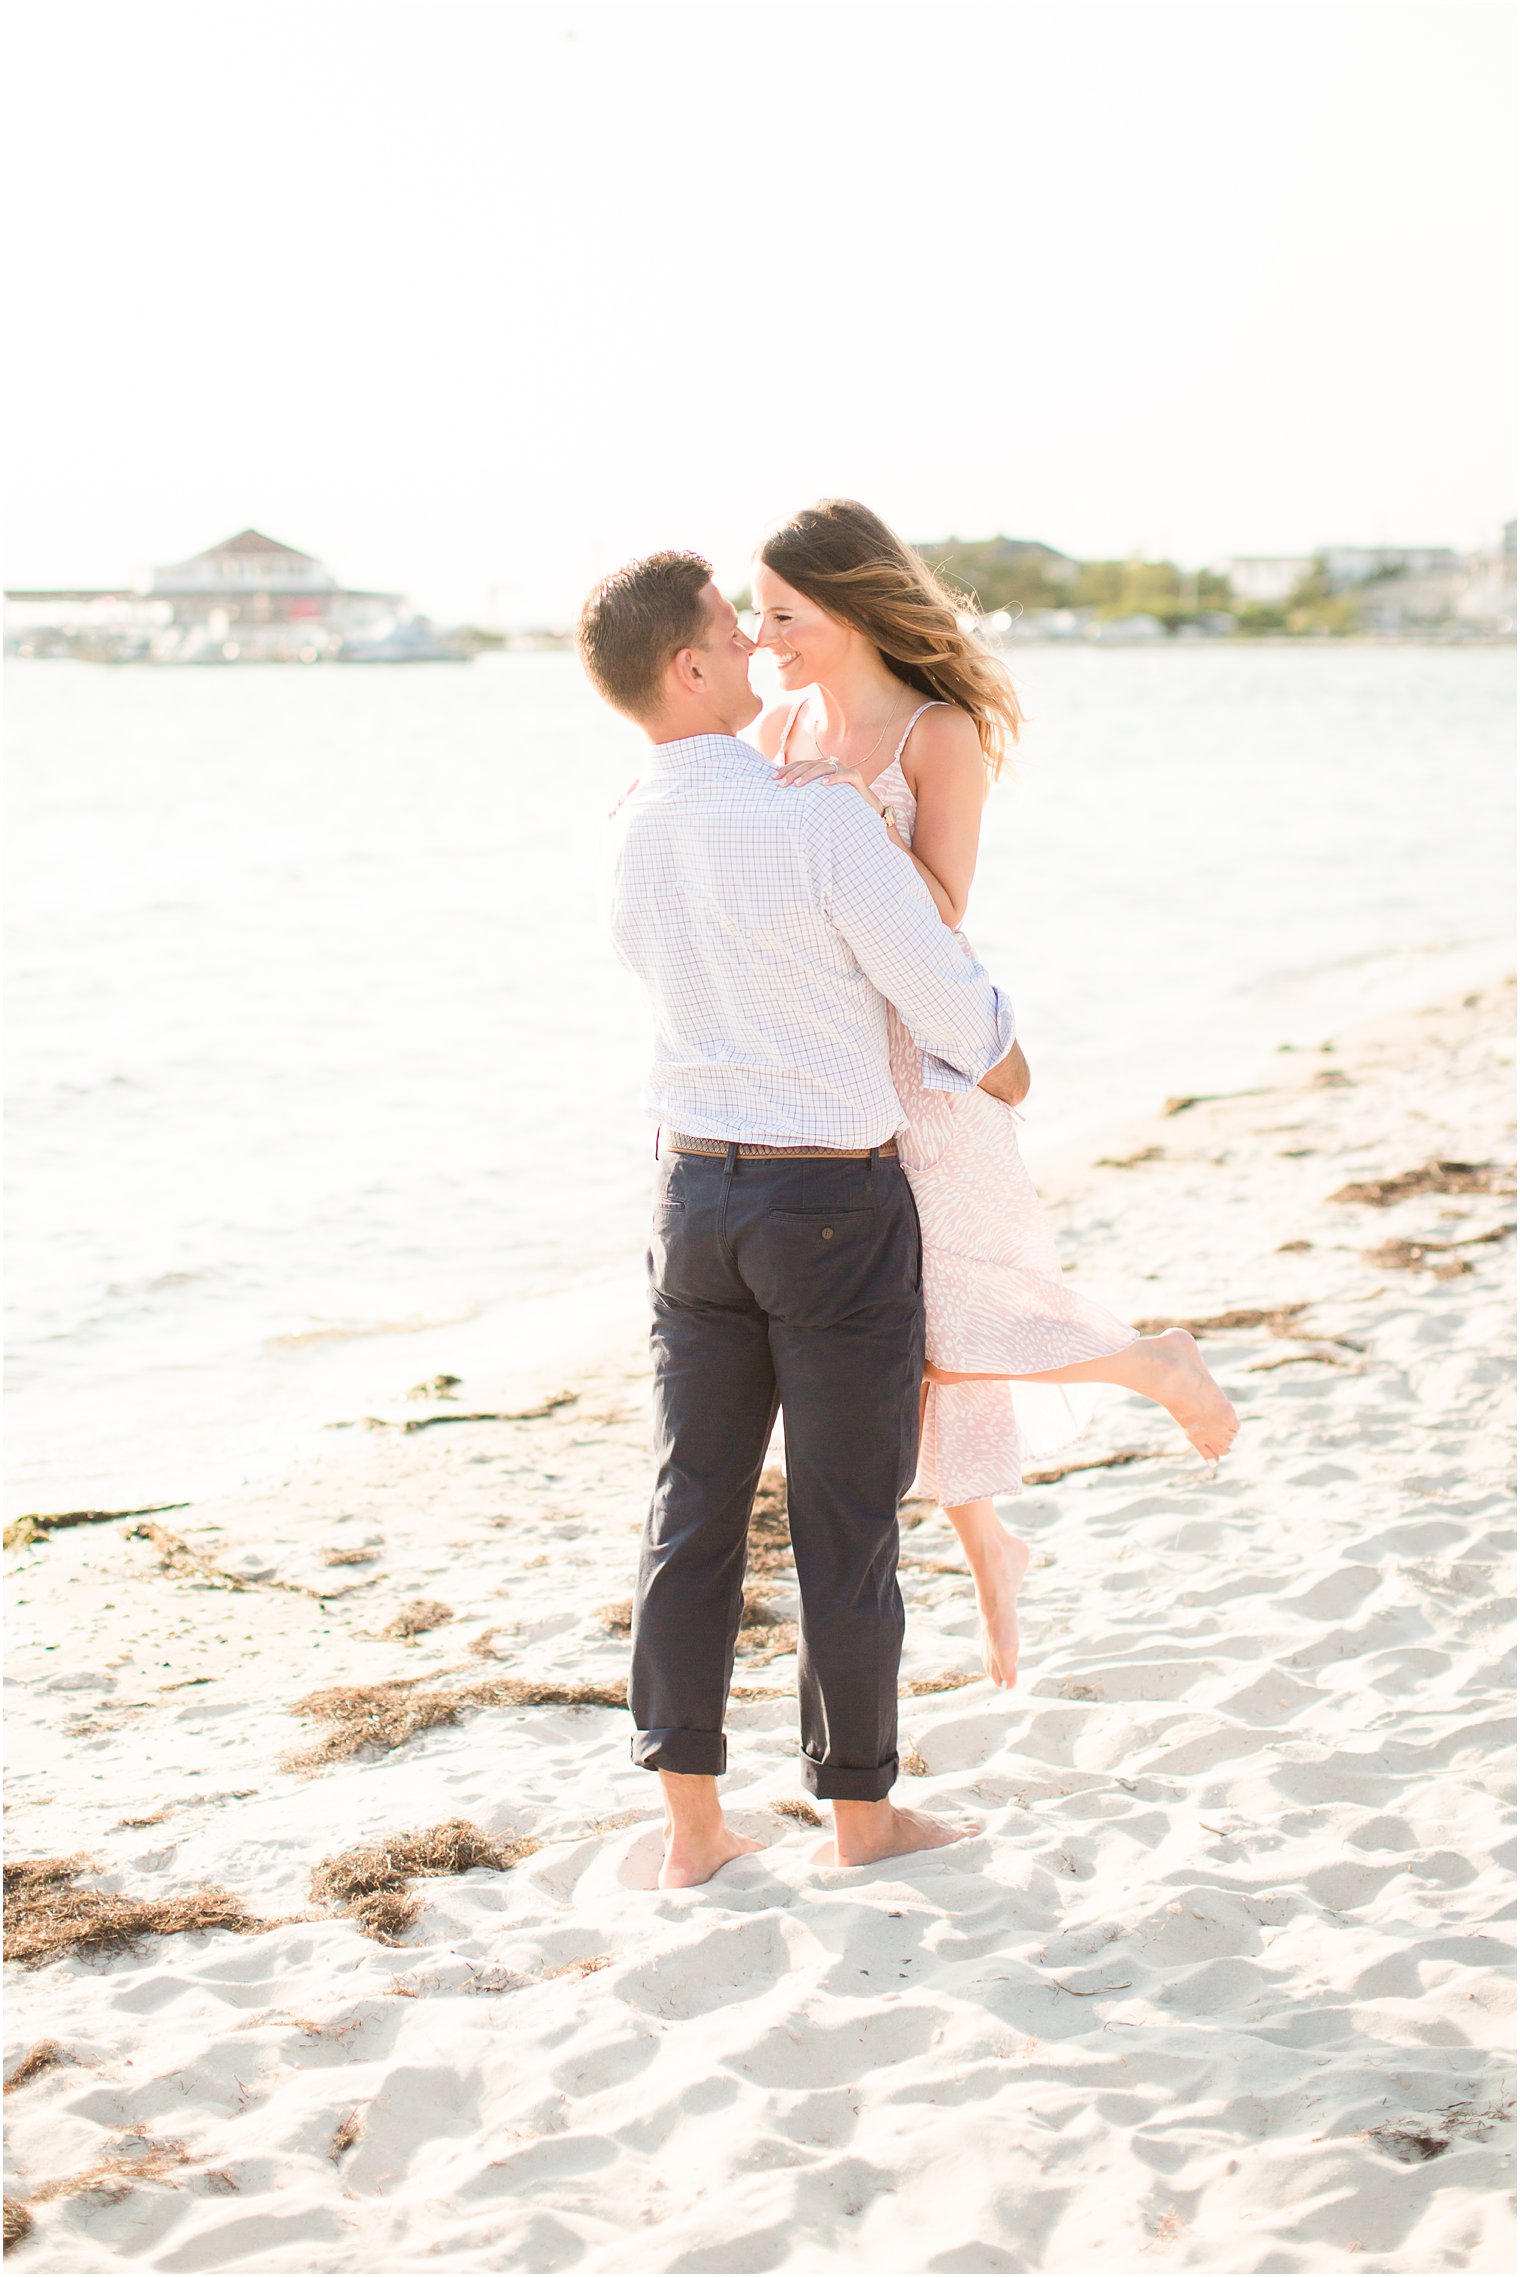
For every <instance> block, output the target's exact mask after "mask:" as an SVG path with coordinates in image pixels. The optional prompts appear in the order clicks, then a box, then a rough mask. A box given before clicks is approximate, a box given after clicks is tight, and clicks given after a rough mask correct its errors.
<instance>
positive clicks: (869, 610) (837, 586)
mask: <svg viewBox="0 0 1520 2277" xmlns="http://www.w3.org/2000/svg"><path fill="white" fill-rule="evenodd" d="M760 559H761V560H762V561H763V562H764V564H765V566H766V568H767V569H773V570H774V571H775V573H776V575H777V576H778V577H784V578H785V580H786V582H787V584H788V585H790V586H791V587H793V589H794V590H795V591H796V592H798V593H804V594H806V596H807V598H808V599H809V600H810V601H813V602H816V604H817V606H818V607H819V608H820V609H827V610H828V612H829V614H830V616H833V617H838V618H839V619H840V620H841V621H842V622H843V623H845V624H847V625H852V626H853V627H854V628H855V630H856V632H859V633H864V635H865V637H866V639H867V640H869V641H871V642H873V643H874V644H875V646H876V647H877V648H878V649H879V650H880V651H881V654H882V657H883V659H884V660H885V662H886V664H887V665H888V667H889V668H890V670H891V671H893V672H895V673H896V675H897V677H898V679H899V680H903V681H906V683H907V685H908V686H909V687H910V688H917V689H919V690H921V691H922V693H923V694H924V695H926V696H937V697H939V698H940V700H941V701H942V702H944V703H950V704H956V705H958V706H959V708H960V709H961V710H962V711H963V712H969V713H970V715H971V717H972V719H974V720H975V722H976V732H977V736H978V738H979V740H980V742H981V746H982V756H983V758H984V759H985V760H986V762H987V766H988V769H989V771H990V772H991V773H992V774H994V775H996V774H997V773H999V771H1000V770H1001V768H1002V765H1003V761H1004V759H1005V758H1006V756H1007V754H1008V751H1009V749H1010V747H1011V746H1012V745H1013V744H1015V743H1016V742H1017V741H1018V737H1019V726H1020V722H1021V721H1022V719H1023V716H1024V715H1023V713H1022V712H1021V711H1020V709H1019V699H1018V697H1017V696H1016V695H1015V693H1014V688H1013V682H1012V681H1011V680H1010V679H1009V677H1008V674H1007V673H1006V672H1005V671H1004V669H1003V667H1002V665H1001V664H1000V663H999V662H998V660H997V658H996V657H995V656H994V655H992V653H991V652H990V650H988V649H986V648H983V647H982V645H981V643H980V642H979V641H977V640H976V639H974V638H973V637H972V635H971V634H970V633H968V632H965V631H963V630H962V628H961V624H960V621H959V617H958V615H957V610H958V609H963V608H964V607H965V597H964V596H962V595H960V594H957V593H956V592H954V591H953V590H952V588H951V587H950V586H948V585H946V584H944V583H943V582H942V581H941V579H940V578H938V577H937V576H936V575H935V573H934V571H933V570H932V569H930V568H929V566H928V564H927V563H926V562H924V561H922V560H921V559H920V558H919V556H918V555H917V554H916V553H915V552H914V551H913V549H912V547H911V546H906V545H904V544H903V541H902V539H901V538H900V537H898V536H897V535H896V533H895V532H894V531H892V530H889V529H888V528H887V525H886V523H885V522H884V521H882V519H881V518H880V516H879V515H877V514H873V513H872V512H871V509H870V508H869V506H862V505H860V504H859V503H858V502H857V501H856V500H855V499H853V498H820V499H819V501H818V503H817V505H816V506H804V508H803V509H802V512H801V513H800V514H794V515H793V516H792V518H791V520H790V521H788V522H780V523H778V524H777V526H776V528H775V529H773V530H772V531H771V533H770V535H769V536H768V537H767V538H765V539H764V541H763V542H762V544H761V547H760Z"/></svg>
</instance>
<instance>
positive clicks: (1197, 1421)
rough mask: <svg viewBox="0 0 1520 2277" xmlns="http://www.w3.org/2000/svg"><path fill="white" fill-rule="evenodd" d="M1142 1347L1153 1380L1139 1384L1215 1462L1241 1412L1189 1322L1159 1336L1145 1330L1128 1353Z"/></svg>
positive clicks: (1226, 1450) (1132, 1354) (1224, 1450)
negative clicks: (1190, 1330)
mask: <svg viewBox="0 0 1520 2277" xmlns="http://www.w3.org/2000/svg"><path fill="white" fill-rule="evenodd" d="M1142 1350H1143V1352H1144V1359H1145V1362H1146V1363H1147V1365H1148V1366H1149V1367H1152V1368H1153V1369H1154V1371H1155V1381H1154V1383H1153V1384H1146V1385H1144V1386H1142V1387H1140V1388H1142V1389H1144V1390H1145V1391H1147V1392H1148V1393H1149V1395H1150V1397H1151V1398H1152V1399H1154V1400H1157V1401H1159V1402H1160V1404H1161V1406H1163V1407H1164V1408H1165V1409H1166V1411H1167V1413H1168V1414H1169V1415H1170V1416H1171V1417H1172V1418H1173V1420H1174V1421H1175V1422H1177V1423H1180V1424H1181V1426H1182V1428H1183V1430H1184V1431H1185V1432H1186V1433H1187V1435H1188V1437H1189V1438H1190V1439H1191V1440H1192V1442H1193V1445H1194V1446H1195V1447H1196V1448H1197V1449H1198V1452H1199V1454H1200V1455H1202V1457H1203V1459H1204V1461H1205V1462H1206V1463H1217V1462H1218V1461H1219V1460H1220V1458H1221V1456H1223V1455H1227V1454H1228V1453H1229V1451H1230V1445H1231V1442H1232V1441H1233V1439H1234V1437H1235V1434H1236V1432H1237V1431H1238V1430H1239V1429H1240V1418H1239V1416H1238V1415H1237V1414H1236V1413H1235V1410H1234V1408H1233V1407H1232V1406H1231V1405H1230V1402H1229V1400H1228V1399H1227V1398H1226V1396H1225V1394H1224V1392H1223V1391H1222V1390H1221V1389H1220V1387H1219V1385H1218V1384H1217V1383H1216V1382H1215V1381H1214V1378H1213V1377H1212V1375H1211V1374H1210V1373H1209V1370H1208V1366H1207V1364H1206V1362H1205V1360H1204V1357H1203V1354H1202V1353H1201V1352H1200V1351H1199V1349H1198V1347H1197V1345H1196V1344H1195V1343H1194V1341H1193V1339H1192V1337H1191V1336H1190V1335H1189V1334H1188V1332H1187V1330H1186V1329H1185V1328H1168V1329H1164V1330H1163V1331H1162V1333H1161V1334H1160V1335H1159V1336H1143V1337H1142V1338H1141V1339H1140V1344H1139V1345H1138V1346H1136V1345H1133V1344H1132V1345H1131V1346H1130V1348H1129V1352H1128V1354H1127V1355H1126V1357H1127V1358H1138V1357H1139V1356H1140V1354H1141V1352H1142Z"/></svg>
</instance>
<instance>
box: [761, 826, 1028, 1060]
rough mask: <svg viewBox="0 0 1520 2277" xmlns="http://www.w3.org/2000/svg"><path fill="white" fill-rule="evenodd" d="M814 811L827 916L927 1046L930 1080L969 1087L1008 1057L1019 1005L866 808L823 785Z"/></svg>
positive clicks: (922, 1046) (922, 1047)
mask: <svg viewBox="0 0 1520 2277" xmlns="http://www.w3.org/2000/svg"><path fill="white" fill-rule="evenodd" d="M793 795H795V796H797V797H806V796H807V793H806V792H798V793H795V794H793ZM814 817H816V827H817V828H818V829H819V831H820V832H821V834H822V837H823V843H824V847H825V849H826V852H827V856H828V862H827V868H826V871H825V880H826V882H825V895H826V903H825V905H826V908H827V911H828V915H829V917H830V918H831V920H832V921H833V923H834V925H835V926H836V927H837V928H838V930H839V932H840V934H841V936H842V937H843V939H844V940H845V941H846V942H848V944H849V946H850V948H851V949H852V950H853V951H854V954H855V958H856V961H857V962H858V964H859V965H860V968H861V970H862V972H863V973H864V974H865V975H866V978H867V979H868V980H869V981H871V982H872V984H873V985H874V986H875V987H876V988H878V989H880V991H881V993H882V995H883V996H884V997H885V998H886V999H887V1002H888V1003H889V1004H892V1005H895V1007H896V1009H897V1010H898V1012H899V1013H900V1014H901V1015H902V1019H903V1022H904V1025H905V1026H906V1028H907V1030H908V1033H909V1034H910V1035H911V1036H912V1038H913V1041H914V1042H915V1043H916V1044H917V1046H918V1048H919V1050H920V1052H921V1053H922V1054H923V1080H924V1085H925V1088H926V1089H927V1090H930V1091H970V1090H972V1089H973V1088H974V1087H975V1086H976V1085H977V1084H978V1083H979V1082H980V1081H981V1079H982V1077H983V1076H984V1075H986V1074H987V1072H988V1070H989V1069H990V1068H997V1067H1000V1064H1001V1063H1003V1062H1004V1061H1005V1060H1006V1058H1007V1056H1008V1050H1009V1046H1010V1045H1011V1044H1012V1043H1013V1006H1012V1005H1011V1004H1010V1003H1009V1001H1008V999H1007V997H1006V996H1005V995H1004V994H1003V992H1002V990H1001V989H999V988H997V987H995V986H994V985H993V983H992V981H991V980H989V979H988V977H987V974H986V972H985V971H984V970H983V968H982V966H981V965H979V964H978V963H977V962H976V960H975V958H973V957H969V956H968V955H967V954H966V952H965V950H964V949H963V948H962V947H961V945H960V943H959V942H958V941H957V940H956V938H955V935H954V934H953V933H952V932H951V931H950V930H949V928H948V927H947V926H946V925H944V924H943V923H942V921H941V919H940V915H939V911H938V910H937V909H936V908H935V906H934V903H933V901H932V900H931V898H930V895H929V889H928V887H927V886H926V885H925V884H924V882H923V879H922V878H921V877H920V876H919V874H918V872H917V870H915V868H914V867H913V864H912V863H911V862H905V861H904V860H903V857H902V855H901V853H900V852H899V851H898V850H897V848H895V847H894V846H893V845H892V844H891V843H890V841H889V840H888V838H887V834H886V832H885V830H884V829H883V828H882V825H881V823H880V822H879V821H878V820H877V819H876V817H875V816H874V815H873V814H872V813H871V812H870V810H869V808H867V807H866V806H864V805H863V804H862V802H861V801H860V800H859V799H836V798H832V797H831V796H830V795H829V793H828V792H824V793H822V794H820V796H819V798H818V802H817V805H816V806H815V808H814ZM1022 1057H1023V1054H1022V1053H1020V1054H1019V1058H1020V1060H1022ZM987 1088H988V1089H989V1090H993V1086H992V1085H991V1084H989V1085H988V1086H987ZM993 1095H994V1097H1001V1096H1003V1094H1002V1093H1001V1092H998V1091H996V1090H994V1091H993Z"/></svg>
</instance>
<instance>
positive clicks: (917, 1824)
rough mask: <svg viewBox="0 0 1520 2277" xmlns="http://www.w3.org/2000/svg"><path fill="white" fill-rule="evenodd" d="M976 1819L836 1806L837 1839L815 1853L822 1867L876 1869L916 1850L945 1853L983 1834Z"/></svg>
mask: <svg viewBox="0 0 1520 2277" xmlns="http://www.w3.org/2000/svg"><path fill="white" fill-rule="evenodd" d="M981 1831H982V1830H981V1827H980V1826H979V1825H978V1824H977V1822H976V1820H975V1819H969V1818H965V1819H944V1818H930V1817H929V1816H928V1814H927V1813H926V1812H924V1811H903V1810H899V1809H898V1807H897V1805H896V1804H895V1803H888V1802H881V1803H835V1805H834V1839H833V1841H832V1842H826V1843H824V1845H823V1847H822V1848H821V1849H819V1850H815V1851H814V1853H813V1856H814V1859H815V1861H816V1862H817V1863H818V1864H819V1865H826V1866H874V1865H876V1864H878V1863H879V1861H880V1860H881V1859H883V1858H905V1857H907V1856H908V1855H909V1853H910V1852H912V1851H914V1850H943V1849H944V1848H945V1846H946V1844H947V1843H950V1842H964V1841H965V1840H966V1838H967V1836H968V1835H972V1834H980V1833H981Z"/></svg>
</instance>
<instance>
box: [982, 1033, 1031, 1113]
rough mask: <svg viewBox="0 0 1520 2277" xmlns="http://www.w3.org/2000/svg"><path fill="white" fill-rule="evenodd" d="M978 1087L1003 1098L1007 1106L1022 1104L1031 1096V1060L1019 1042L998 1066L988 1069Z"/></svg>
mask: <svg viewBox="0 0 1520 2277" xmlns="http://www.w3.org/2000/svg"><path fill="white" fill-rule="evenodd" d="M977 1089H978V1091H987V1092H990V1093H991V1095H992V1097H993V1098H994V1099H1001V1100H1002V1102H1003V1105H1004V1106H1005V1107H1018V1106H1022V1104H1023V1102H1024V1101H1025V1100H1026V1099H1027V1098H1028V1096H1029V1062H1028V1060H1027V1059H1026V1058H1025V1057H1024V1054H1023V1052H1022V1050H1021V1049H1020V1047H1019V1046H1018V1044H1017V1043H1015V1045H1014V1046H1013V1048H1012V1050H1011V1051H1010V1052H1008V1053H1007V1055H1006V1056H1005V1057H1004V1058H1002V1059H1000V1060H999V1061H998V1063H997V1066H996V1067H990V1068H989V1069H988V1070H987V1073H986V1074H985V1075H984V1076H983V1077H982V1080H981V1082H980V1083H979V1084H978V1085H977Z"/></svg>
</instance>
